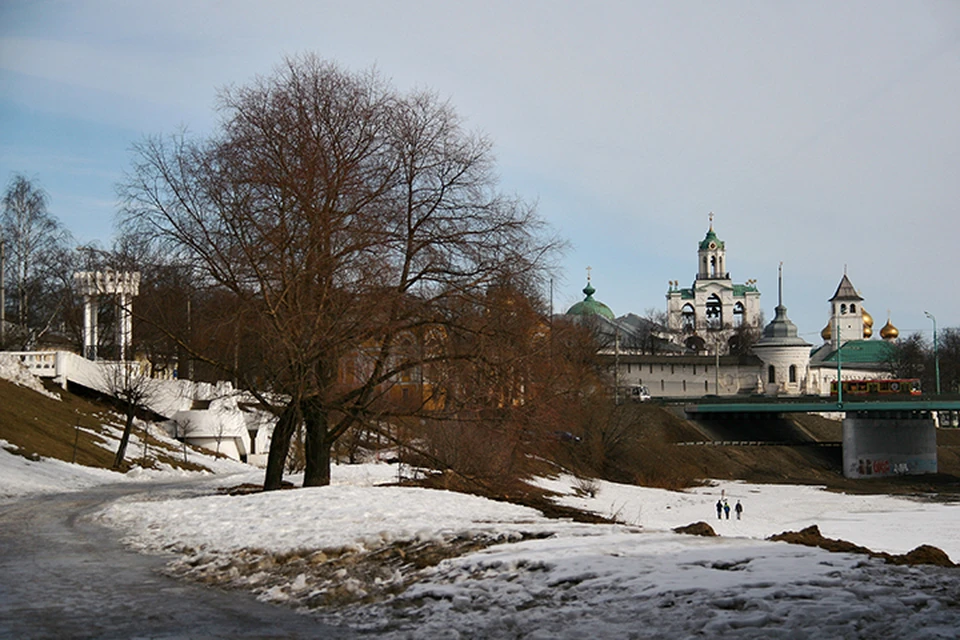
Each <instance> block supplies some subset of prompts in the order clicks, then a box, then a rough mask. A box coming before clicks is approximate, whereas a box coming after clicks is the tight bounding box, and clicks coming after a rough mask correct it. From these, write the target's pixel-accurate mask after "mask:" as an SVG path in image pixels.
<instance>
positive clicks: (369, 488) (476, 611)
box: [0, 451, 960, 640]
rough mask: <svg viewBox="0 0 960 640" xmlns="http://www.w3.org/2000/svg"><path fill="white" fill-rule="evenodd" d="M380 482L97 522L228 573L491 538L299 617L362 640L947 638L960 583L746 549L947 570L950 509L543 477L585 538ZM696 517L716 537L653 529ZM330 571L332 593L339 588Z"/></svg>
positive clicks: (128, 509)
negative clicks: (389, 587)
mask: <svg viewBox="0 0 960 640" xmlns="http://www.w3.org/2000/svg"><path fill="white" fill-rule="evenodd" d="M260 473H262V472H259V471H251V472H250V473H248V474H245V475H244V474H239V475H237V474H234V475H230V476H220V475H218V476H208V477H206V479H204V481H203V482H204V484H205V486H206V487H207V489H206V491H211V490H212V489H211V488H212V486H213V485H223V486H225V485H235V484H238V483H240V482H244V481H258V480H259V479H260ZM396 474H397V468H396V467H395V466H390V465H376V464H371V465H357V466H335V467H334V468H333V478H334V484H333V485H332V486H330V487H323V488H313V489H299V490H294V491H284V492H275V493H272V494H266V495H265V494H253V495H247V496H225V495H200V496H196V497H190V498H182V497H181V498H179V499H159V500H158V497H159V496H157V495H144V496H142V498H139V499H129V500H127V501H123V502H118V503H114V504H113V505H111V506H110V507H108V508H107V509H106V510H105V511H104V512H103V513H102V514H101V516H100V517H101V518H102V520H103V521H104V522H106V523H109V524H110V525H111V526H115V527H119V528H120V529H121V530H122V531H123V532H124V535H125V537H126V539H127V541H128V542H129V543H130V544H132V545H135V546H137V547H139V548H141V549H144V550H160V549H168V550H169V549H172V548H176V549H186V548H190V549H192V553H193V555H192V560H191V562H192V563H194V564H196V563H198V562H200V561H201V560H200V559H201V558H205V560H203V561H204V562H207V563H211V564H216V563H217V562H219V563H221V564H223V563H229V562H230V561H231V559H232V558H237V557H240V556H241V555H243V554H244V553H247V551H249V550H251V549H256V550H259V551H257V553H261V554H264V553H275V554H284V553H286V554H297V553H298V554H300V555H305V554H306V553H308V552H315V551H317V550H321V549H326V550H336V552H335V553H336V554H344V553H355V554H357V555H358V556H359V555H363V554H364V553H367V552H372V551H376V550H377V549H383V548H387V547H388V546H389V545H391V544H396V543H398V542H404V541H415V542H423V543H428V544H429V543H436V544H439V545H441V546H442V545H443V544H444V543H445V542H446V541H450V540H453V539H454V538H456V537H457V536H460V538H461V539H462V538H470V537H473V538H478V539H479V538H486V539H488V540H489V539H493V538H495V537H499V539H500V540H503V541H504V542H501V543H499V544H493V545H491V546H486V547H485V548H482V549H479V550H475V551H472V552H469V553H466V554H465V555H462V556H459V557H454V558H450V559H447V560H443V561H442V562H440V563H439V564H437V565H435V566H432V567H429V568H427V569H423V570H420V571H419V574H418V575H417V576H416V580H410V579H409V578H410V576H406V578H407V581H406V582H403V577H402V576H396V582H397V584H400V583H403V584H404V585H410V586H408V587H407V588H406V589H405V590H403V591H402V592H400V593H398V594H395V595H392V596H390V597H388V598H386V599H384V600H378V601H374V602H364V601H363V599H362V597H361V596H362V595H363V593H364V592H363V585H359V586H357V587H355V590H356V591H357V592H358V593H357V595H358V598H357V599H355V601H354V602H353V603H351V604H347V605H345V606H341V607H338V608H336V609H319V610H313V611H312V612H311V613H310V614H311V615H317V616H318V617H320V618H322V619H323V620H324V621H326V622H332V623H335V624H339V625H347V626H349V627H352V628H355V629H358V630H365V631H369V632H372V633H374V634H375V635H376V636H377V637H385V638H530V639H539V638H576V639H578V640H582V639H583V638H661V637H670V638H686V637H690V638H693V637H700V638H703V637H721V636H723V637H732V638H893V637H902V638H956V637H958V635H957V634H958V632H957V629H960V569H943V568H936V567H895V566H890V565H886V564H883V563H882V562H880V561H877V560H871V559H868V558H866V557H864V556H856V555H850V554H835V553H829V552H826V551H823V550H820V549H813V548H807V547H800V546H794V545H789V544H786V543H776V542H767V541H765V540H763V538H765V537H766V536H768V535H770V534H772V533H779V532H781V531H784V530H787V529H789V530H798V529H801V528H803V527H805V526H807V525H810V524H818V525H819V526H820V528H821V530H822V532H823V533H824V535H826V536H828V537H838V538H843V539H846V540H850V541H852V542H855V543H858V544H862V545H865V546H869V547H871V548H874V549H876V550H885V551H890V552H894V553H902V552H905V551H908V550H910V549H912V548H914V547H916V546H918V545H920V544H932V545H935V546H938V547H940V548H942V549H943V550H945V551H946V552H947V553H948V554H949V555H950V556H951V558H952V559H954V560H955V561H956V560H958V559H960V506H958V505H957V504H944V503H936V502H929V501H916V500H908V499H903V498H894V497H885V496H848V495H842V494H834V493H830V492H826V491H822V490H820V489H817V488H811V487H789V486H764V485H749V484H743V483H732V482H724V483H715V484H714V485H713V486H709V487H702V488H698V489H696V490H692V491H688V492H670V491H662V490H656V489H646V488H640V487H628V486H622V485H615V484H610V483H603V482H600V483H597V486H598V489H599V490H598V492H597V494H596V496H595V497H594V498H582V497H577V496H576V495H575V492H574V490H573V487H574V486H575V485H576V484H577V483H576V482H575V481H574V479H573V478H569V477H561V478H556V479H550V480H542V481H541V482H542V484H543V485H544V486H546V487H548V488H551V489H553V490H555V491H557V492H558V493H561V494H563V496H564V497H562V498H561V499H560V500H561V501H562V502H563V503H565V504H570V505H573V506H578V507H580V508H586V509H590V510H593V511H596V512H598V513H601V514H604V515H616V516H617V518H618V519H619V520H620V521H621V522H622V523H623V524H619V525H585V524H578V523H573V522H569V521H558V520H550V519H547V518H545V517H543V516H541V515H540V514H539V513H538V512H536V511H534V510H532V509H528V508H525V507H519V506H516V505H510V504H505V503H500V502H493V501H490V500H485V499H482V498H478V497H474V496H467V495H462V494H456V493H450V492H445V491H435V490H427V489H412V488H399V487H390V486H378V485H384V484H387V483H390V482H393V481H395V480H396ZM153 477H155V478H157V479H165V480H169V479H170V476H169V475H167V476H166V477H164V475H163V474H156V473H155V474H154V475H153ZM195 477H196V476H195ZM116 479H117V475H116V474H110V473H109V472H90V471H89V470H84V469H83V468H78V467H76V466H75V465H69V464H65V463H58V462H54V461H46V460H45V461H41V462H33V463H26V462H24V461H21V459H19V458H16V457H15V456H12V455H10V454H8V453H6V452H3V451H0V481H2V482H3V483H4V484H5V485H6V484H7V483H8V482H9V483H13V484H15V485H16V486H18V487H19V488H20V489H19V493H21V494H23V493H27V492H30V491H32V490H38V491H48V490H50V489H51V487H52V486H56V485H57V484H59V486H60V488H63V489H68V488H72V487H81V486H88V485H89V484H90V483H98V482H106V481H112V480H116ZM136 479H138V480H142V479H143V476H142V474H141V475H139V476H138V477H137V478H136ZM31 487H32V489H31ZM181 495H182V494H181ZM721 495H723V496H725V497H726V498H728V499H729V500H730V503H731V505H732V504H734V503H735V501H736V500H737V499H739V500H741V501H742V502H743V504H744V506H745V513H744V518H743V520H740V521H737V520H736V519H735V516H734V515H733V514H731V519H730V520H726V519H724V520H722V521H718V520H717V518H716V511H715V503H716V501H717V499H718V498H719V497H720V496H721ZM698 520H704V521H707V522H708V523H710V524H711V525H712V526H714V527H715V528H716V529H717V531H718V533H720V534H721V537H719V538H700V537H693V536H684V535H678V534H674V533H672V532H671V531H670V529H671V528H672V527H675V526H679V525H686V524H689V523H691V522H695V521H698ZM241 550H243V551H241ZM330 555H331V557H333V555H334V552H332V551H331V552H330ZM323 557H326V556H323ZM340 571H341V572H342V575H341V574H336V575H338V576H341V580H342V581H343V582H345V583H349V582H350V581H351V580H353V578H352V577H350V575H348V574H347V572H346V570H345V569H341V570H340ZM262 580H263V576H262V575H260V574H257V575H254V576H250V577H249V578H248V579H247V581H246V582H244V581H243V580H240V582H239V583H236V582H235V583H234V586H237V584H240V585H242V586H244V587H245V588H250V589H251V590H254V591H257V592H258V593H259V594H260V597H261V598H262V599H264V600H269V601H274V602H280V603H285V604H289V605H294V606H305V605H306V604H307V603H312V602H315V598H316V596H317V595H318V592H322V591H323V590H324V589H326V588H328V586H321V585H319V584H315V583H312V582H311V574H310V573H309V572H302V573H298V574H296V575H290V576H289V577H288V578H285V580H286V582H284V583H281V584H277V583H276V582H275V581H274V582H271V583H266V582H264V583H263V584H259V582H260V581H262ZM411 582H412V584H411ZM258 584H259V586H258Z"/></svg>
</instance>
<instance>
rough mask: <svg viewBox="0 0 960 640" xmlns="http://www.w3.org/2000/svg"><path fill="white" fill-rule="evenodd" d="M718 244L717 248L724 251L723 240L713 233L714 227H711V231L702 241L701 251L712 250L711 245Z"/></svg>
mask: <svg viewBox="0 0 960 640" xmlns="http://www.w3.org/2000/svg"><path fill="white" fill-rule="evenodd" d="M711 242H716V243H717V248H719V249H723V240H721V239H720V238H718V237H717V234H716V233H714V231H713V225H712V224H711V225H710V230H709V231H707V235H706V236H705V237H704V238H703V240H701V241H700V250H701V251H703V250H706V249H709V248H710V243H711Z"/></svg>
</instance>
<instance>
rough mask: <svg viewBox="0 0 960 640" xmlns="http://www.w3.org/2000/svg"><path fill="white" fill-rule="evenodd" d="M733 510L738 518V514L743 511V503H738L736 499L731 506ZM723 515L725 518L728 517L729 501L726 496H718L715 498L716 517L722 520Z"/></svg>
mask: <svg viewBox="0 0 960 640" xmlns="http://www.w3.org/2000/svg"><path fill="white" fill-rule="evenodd" d="M733 510H734V512H736V514H737V520H739V519H740V515H741V514H742V513H743V505H742V504H740V501H739V500H737V504H736V506H734V507H733ZM724 516H726V518H727V520H729V519H730V503H729V502H727V499H726V498H720V499H719V500H717V519H718V520H723V518H724Z"/></svg>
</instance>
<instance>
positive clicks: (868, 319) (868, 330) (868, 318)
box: [860, 307, 873, 338]
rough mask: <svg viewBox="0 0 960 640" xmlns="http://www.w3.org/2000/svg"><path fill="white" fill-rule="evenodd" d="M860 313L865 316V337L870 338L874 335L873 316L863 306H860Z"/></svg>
mask: <svg viewBox="0 0 960 640" xmlns="http://www.w3.org/2000/svg"><path fill="white" fill-rule="evenodd" d="M860 315H861V316H863V337H864V338H869V337H870V336H872V335H873V316H872V315H870V314H869V313H867V310H866V309H864V308H863V307H860Z"/></svg>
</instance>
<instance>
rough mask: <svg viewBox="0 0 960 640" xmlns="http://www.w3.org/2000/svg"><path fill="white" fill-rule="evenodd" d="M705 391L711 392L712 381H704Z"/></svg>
mask: <svg viewBox="0 0 960 640" xmlns="http://www.w3.org/2000/svg"><path fill="white" fill-rule="evenodd" d="M703 392H704V393H710V383H709V382H707V381H706V380H704V381H703Z"/></svg>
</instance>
